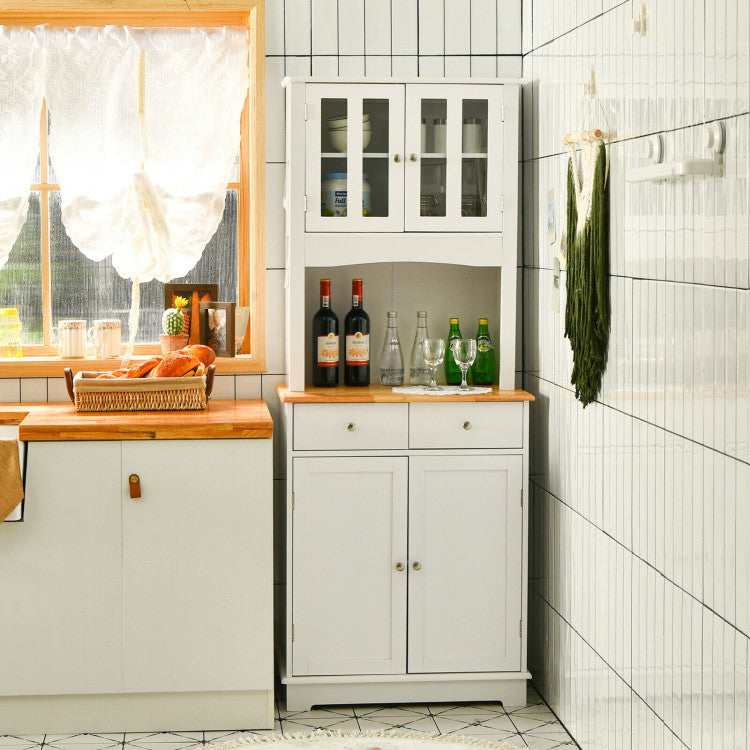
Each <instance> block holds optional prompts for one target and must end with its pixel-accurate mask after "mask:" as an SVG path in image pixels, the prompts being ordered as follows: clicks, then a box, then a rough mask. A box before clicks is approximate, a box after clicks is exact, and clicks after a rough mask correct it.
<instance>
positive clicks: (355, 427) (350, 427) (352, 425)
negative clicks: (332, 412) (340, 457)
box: [346, 422, 357, 432]
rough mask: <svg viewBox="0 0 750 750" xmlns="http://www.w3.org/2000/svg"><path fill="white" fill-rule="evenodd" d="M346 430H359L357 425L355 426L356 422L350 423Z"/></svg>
mask: <svg viewBox="0 0 750 750" xmlns="http://www.w3.org/2000/svg"><path fill="white" fill-rule="evenodd" d="M346 429H347V430H349V432H354V430H356V429H357V425H356V424H354V422H349V424H348V425H347V426H346Z"/></svg>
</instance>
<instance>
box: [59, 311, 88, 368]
mask: <svg viewBox="0 0 750 750" xmlns="http://www.w3.org/2000/svg"><path fill="white" fill-rule="evenodd" d="M52 345H53V346H56V347H57V350H58V352H59V353H60V356H61V357H62V358H63V359H80V358H81V357H83V356H84V354H85V353H86V321H85V320H60V321H58V323H57V325H56V326H55V327H54V328H53V329H52Z"/></svg>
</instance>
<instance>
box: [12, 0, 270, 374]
mask: <svg viewBox="0 0 750 750" xmlns="http://www.w3.org/2000/svg"><path fill="white" fill-rule="evenodd" d="M39 6H42V8H44V7H45V6H46V7H47V10H42V9H39ZM79 7H80V12H78V11H76V10H75V9H69V5H68V4H67V3H66V2H65V0H58V1H57V3H52V2H51V1H47V0H41V2H39V3H37V9H35V10H34V11H33V12H26V11H24V10H20V9H19V10H18V11H17V12H3V13H2V14H0V23H4V24H8V25H14V24H15V25H34V24H39V23H45V24H48V25H50V26H101V25H107V24H115V25H127V26H162V27H166V26H227V25H231V26H246V27H247V28H248V29H249V38H250V46H251V49H250V74H251V83H250V89H249V92H248V98H247V100H246V102H245V107H244V109H243V113H242V122H241V133H242V142H241V147H240V153H239V154H238V155H237V160H236V163H235V169H234V172H235V174H234V175H233V176H232V178H231V181H230V182H229V184H228V185H227V196H226V205H225V209H224V216H223V220H222V222H221V224H220V226H219V229H218V231H217V232H216V234H215V235H214V237H213V238H212V240H211V241H210V243H209V244H208V246H207V247H206V249H205V251H204V253H203V256H202V258H201V260H200V261H199V263H198V265H197V266H196V267H195V268H194V269H193V270H192V271H190V273H189V274H188V275H187V276H186V277H184V278H180V279H174V280H173V281H174V282H176V283H182V282H187V283H190V282H204V283H207V282H211V283H218V284H219V290H220V297H221V299H222V300H225V301H234V302H237V303H238V304H239V305H241V306H250V307H251V322H250V326H249V330H248V335H247V336H246V338H245V346H244V348H243V353H244V356H242V357H239V358H237V359H236V361H227V360H225V361H224V362H223V366H222V367H221V370H222V371H223V372H232V371H234V372H261V371H263V370H264V366H265V311H264V309H263V308H264V302H265V257H264V256H265V253H264V227H263V221H264V207H263V185H264V174H263V171H264V170H263V165H264V143H263V140H264V139H263V136H264V112H263V110H262V103H263V96H262V91H263V89H262V87H263V80H264V69H263V68H264V59H265V58H264V49H263V34H264V18H263V11H264V7H263V0H255V1H254V2H253V1H252V0H227V1H225V2H216V1H215V0H197V1H196V0H192V1H191V3H190V4H189V9H188V6H187V5H186V4H185V3H184V2H183V0H162V2H155V3H150V8H149V13H148V14H145V13H144V12H143V11H142V8H143V3H142V2H139V0H128V1H127V2H121V3H119V4H118V8H117V11H116V13H113V12H112V11H111V10H110V11H91V10H89V8H90V6H88V7H86V6H85V5H83V4H81V5H80V6H79ZM47 133H48V116H47V113H46V108H44V109H43V111H42V117H41V122H40V136H39V144H40V159H39V163H38V165H37V174H36V176H35V178H34V182H33V184H32V186H31V189H32V193H31V197H30V201H29V212H28V218H27V221H26V224H25V226H24V228H23V230H22V232H21V234H20V235H19V237H18V240H17V241H16V243H15V245H14V247H13V250H12V252H11V255H10V258H9V260H8V263H7V264H6V265H5V266H4V268H3V269H2V270H0V307H5V306H7V307H19V308H21V316H22V322H23V326H24V359H23V360H21V361H19V362H17V363H16V362H14V363H8V362H7V361H3V362H0V374H2V375H11V374H22V375H23V374H28V375H32V374H59V369H60V360H59V359H55V355H56V353H57V352H56V350H55V349H54V348H53V347H52V346H51V345H50V342H51V330H52V327H53V325H55V324H56V322H57V321H58V320H60V319H63V318H86V319H87V320H88V322H89V325H91V323H92V322H93V320H94V319H97V318H104V317H114V318H119V319H120V320H122V322H123V340H125V339H126V337H127V319H128V313H129V309H130V301H131V287H132V284H131V282H130V280H128V279H123V278H121V277H120V276H119V275H118V274H117V273H116V272H115V271H114V269H113V267H112V262H111V259H106V260H104V261H101V262H98V263H97V262H94V261H91V260H89V259H88V258H86V257H85V256H84V255H83V254H82V253H81V252H80V251H79V250H78V249H77V248H76V247H75V246H74V245H73V244H72V242H71V241H70V239H69V238H68V235H67V234H66V232H65V229H64V227H63V225H62V221H61V215H60V214H61V212H60V198H59V195H60V194H59V190H58V185H57V184H56V182H55V175H54V171H53V169H52V165H51V164H50V162H49V158H48V150H47ZM163 309H164V292H163V284H162V283H161V282H158V281H150V282H148V283H144V284H142V285H141V315H140V325H139V332H138V337H137V346H136V353H137V354H138V353H140V354H143V353H148V352H152V351H157V350H158V344H156V342H157V341H158V334H159V333H160V332H161V313H162V311H163ZM45 360H49V364H46V363H45ZM92 364H93V366H94V367H96V366H97V365H98V364H100V366H101V367H109V366H111V363H106V364H105V363H96V364H94V363H92V362H91V361H90V360H87V361H86V363H85V366H86V368H87V369H90V368H91V366H92ZM9 368H12V369H13V370H17V371H18V372H8V369H9Z"/></svg>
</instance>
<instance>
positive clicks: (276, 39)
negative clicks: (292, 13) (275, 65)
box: [266, 2, 284, 55]
mask: <svg viewBox="0 0 750 750" xmlns="http://www.w3.org/2000/svg"><path fill="white" fill-rule="evenodd" d="M266 54H267V55H283V54H284V3H283V2H270V3H267V4H266Z"/></svg>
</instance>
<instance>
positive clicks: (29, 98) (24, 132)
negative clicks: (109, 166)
mask: <svg viewBox="0 0 750 750" xmlns="http://www.w3.org/2000/svg"><path fill="white" fill-rule="evenodd" d="M42 91H43V86H42V47H41V43H40V31H39V30H38V29H36V30H35V29H27V28H22V27H11V26H0V268H2V267H3V266H4V265H5V264H6V263H7V261H8V256H9V255H10V251H11V249H12V248H13V243H14V242H15V241H16V239H17V238H18V235H19V233H20V231H21V228H22V227H23V225H24V223H25V222H26V215H27V213H28V210H29V186H30V185H31V183H32V182H33V178H34V167H35V166H36V162H37V157H38V156H39V115H40V113H41V110H42V96H43V93H42Z"/></svg>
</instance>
